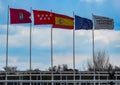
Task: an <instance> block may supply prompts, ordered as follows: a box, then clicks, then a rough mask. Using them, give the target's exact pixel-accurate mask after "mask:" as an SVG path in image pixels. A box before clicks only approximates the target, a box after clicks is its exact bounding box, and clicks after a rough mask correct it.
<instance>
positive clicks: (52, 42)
mask: <svg viewBox="0 0 120 85" xmlns="http://www.w3.org/2000/svg"><path fill="white" fill-rule="evenodd" d="M51 13H52V10H51ZM53 79H54V77H53V28H52V25H51V80H53ZM52 85H53V82H52Z"/></svg>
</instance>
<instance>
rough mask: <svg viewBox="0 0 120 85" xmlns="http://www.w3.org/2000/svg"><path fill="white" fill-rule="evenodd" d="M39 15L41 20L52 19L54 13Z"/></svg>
mask: <svg viewBox="0 0 120 85" xmlns="http://www.w3.org/2000/svg"><path fill="white" fill-rule="evenodd" d="M37 17H38V18H39V20H40V21H42V20H44V21H46V20H51V18H52V14H38V15H37Z"/></svg>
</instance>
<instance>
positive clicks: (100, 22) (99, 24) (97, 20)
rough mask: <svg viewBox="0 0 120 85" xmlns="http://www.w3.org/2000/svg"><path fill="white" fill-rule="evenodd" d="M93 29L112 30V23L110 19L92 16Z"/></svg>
mask: <svg viewBox="0 0 120 85" xmlns="http://www.w3.org/2000/svg"><path fill="white" fill-rule="evenodd" d="M93 20H94V29H113V28H114V21H113V19H111V18H108V17H103V16H96V15H93Z"/></svg>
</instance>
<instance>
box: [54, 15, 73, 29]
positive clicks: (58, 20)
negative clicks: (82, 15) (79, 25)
mask: <svg viewBox="0 0 120 85" xmlns="http://www.w3.org/2000/svg"><path fill="white" fill-rule="evenodd" d="M54 18H55V22H54V24H53V28H62V29H73V28H74V18H72V17H69V16H66V15H61V14H55V16H54Z"/></svg>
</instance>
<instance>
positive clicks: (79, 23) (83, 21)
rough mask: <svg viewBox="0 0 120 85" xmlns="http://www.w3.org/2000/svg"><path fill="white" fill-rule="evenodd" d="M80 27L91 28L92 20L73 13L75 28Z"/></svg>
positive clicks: (78, 28)
mask: <svg viewBox="0 0 120 85" xmlns="http://www.w3.org/2000/svg"><path fill="white" fill-rule="evenodd" d="M80 29H85V30H89V29H93V22H92V20H90V19H87V18H83V17H79V16H77V15H75V30H80Z"/></svg>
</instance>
